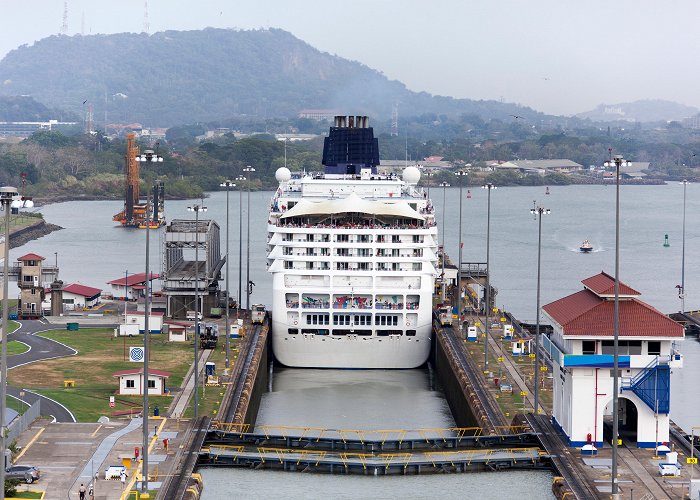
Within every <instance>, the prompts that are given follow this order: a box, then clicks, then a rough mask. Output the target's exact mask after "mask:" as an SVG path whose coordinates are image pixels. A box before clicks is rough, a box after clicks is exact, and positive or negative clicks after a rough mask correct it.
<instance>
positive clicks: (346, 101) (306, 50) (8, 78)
mask: <svg viewBox="0 0 700 500" xmlns="http://www.w3.org/2000/svg"><path fill="white" fill-rule="evenodd" d="M0 82H2V84H0V95H30V96H32V97H33V98H35V99H37V100H38V101H41V102H43V103H46V104H47V105H48V106H52V107H57V108H61V109H66V110H68V111H72V112H74V113H77V114H78V115H80V116H83V115H84V112H85V104H83V103H84V102H85V101H86V100H87V102H89V103H92V105H93V107H94V117H95V123H96V124H97V126H98V127H100V126H101V125H102V126H103V125H104V124H105V123H115V122H120V123H125V122H141V123H143V124H144V125H146V126H151V127H153V126H172V125H176V124H182V123H194V122H197V121H212V120H220V119H226V118H230V117H232V116H241V115H248V116H251V115H252V116H257V117H268V118H269V117H289V116H296V114H297V113H298V112H299V110H301V109H304V108H331V109H337V110H339V111H342V112H346V113H355V114H357V113H363V114H368V115H371V116H372V117H373V118H375V119H376V118H379V119H384V120H386V119H389V117H390V116H391V108H392V104H393V103H394V102H395V101H399V102H400V109H401V111H400V112H401V114H402V116H409V115H410V116H416V115H420V114H423V113H437V114H446V115H451V116H455V115H458V114H461V113H473V114H478V115H481V116H483V117H484V118H500V119H511V118H510V115H514V114H517V115H519V116H524V117H526V118H528V119H530V120H533V121H535V120H539V119H540V118H543V117H544V115H542V114H541V113H537V112H535V111H533V110H531V109H529V108H523V107H521V106H518V105H515V104H507V103H500V102H496V101H471V100H467V99H461V100H460V99H453V98H450V97H439V96H432V95H430V94H427V93H425V92H420V93H416V92H411V91H409V90H408V89H406V87H405V86H404V85H403V84H402V83H400V82H398V81H391V80H388V79H387V78H386V77H384V76H383V75H382V74H381V73H380V72H378V71H376V70H373V69H371V68H368V67H367V66H365V65H363V64H360V63H358V62H354V61H349V60H347V59H343V58H340V57H337V56H334V55H331V54H328V53H324V52H320V51H319V50H316V49H315V48H313V47H311V46H310V45H308V44H307V43H305V42H303V41H302V40H299V39H298V38H296V37H294V36H293V35H292V34H290V33H288V32H286V31H283V30H279V29H269V30H253V31H238V30H224V29H213V28H208V29H205V30H198V31H166V32H161V33H155V34H153V35H147V34H144V33H142V34H133V33H122V34H115V35H90V36H81V35H75V36H70V37H68V36H51V37H49V38H45V39H43V40H40V41H38V42H36V43H35V44H33V45H31V46H27V45H24V46H22V47H19V48H18V49H15V50H13V51H11V52H10V53H9V54H7V56H5V58H4V59H3V60H2V61H0Z"/></svg>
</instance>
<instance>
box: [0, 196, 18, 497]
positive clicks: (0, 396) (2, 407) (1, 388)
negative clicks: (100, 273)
mask: <svg viewBox="0 0 700 500" xmlns="http://www.w3.org/2000/svg"><path fill="white" fill-rule="evenodd" d="M16 196H17V188H13V187H10V186H5V187H2V188H0V203H2V209H3V210H4V211H5V245H4V248H3V255H4V259H5V260H4V263H3V275H2V293H3V295H2V297H3V300H2V342H1V344H2V347H0V377H2V380H1V381H0V453H1V455H2V459H1V460H2V464H0V465H2V466H1V467H0V485H2V488H3V495H2V498H5V495H4V492H5V465H6V464H5V450H6V448H7V443H6V442H5V439H6V438H5V433H6V431H7V427H6V425H5V424H6V421H5V420H6V417H5V413H7V402H6V399H7V335H8V331H9V328H8V324H9V297H8V295H9V290H8V281H9V276H8V272H9V269H10V267H9V261H10V210H11V208H10V205H11V204H12V201H13V198H14V197H16Z"/></svg>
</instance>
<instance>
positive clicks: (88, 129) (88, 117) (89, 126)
mask: <svg viewBox="0 0 700 500" xmlns="http://www.w3.org/2000/svg"><path fill="white" fill-rule="evenodd" d="M93 129H94V124H93V119H92V103H90V104H88V107H87V112H86V113H85V133H86V134H92V132H93Z"/></svg>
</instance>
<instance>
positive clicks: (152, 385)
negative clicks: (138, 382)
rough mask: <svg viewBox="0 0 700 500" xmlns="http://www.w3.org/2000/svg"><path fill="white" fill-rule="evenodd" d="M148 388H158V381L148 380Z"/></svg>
mask: <svg viewBox="0 0 700 500" xmlns="http://www.w3.org/2000/svg"><path fill="white" fill-rule="evenodd" d="M148 388H149V389H155V388H156V381H155V380H151V379H149V380H148Z"/></svg>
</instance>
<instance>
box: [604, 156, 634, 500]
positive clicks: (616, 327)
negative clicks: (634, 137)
mask: <svg viewBox="0 0 700 500" xmlns="http://www.w3.org/2000/svg"><path fill="white" fill-rule="evenodd" d="M609 151H610V155H611V156H612V149H610V150H609ZM630 164H631V162H628V161H626V160H625V159H624V158H623V157H622V156H620V155H615V157H614V158H611V159H610V160H609V161H606V162H605V166H606V167H610V166H613V165H614V166H615V307H614V312H613V443H612V445H613V446H612V500H619V498H620V493H619V484H618V479H617V462H618V451H617V447H618V446H617V445H618V435H619V429H618V427H619V426H618V418H619V417H618V405H619V400H618V392H619V373H618V372H619V363H618V361H619V360H618V358H619V335H620V167H627V166H629V165H630Z"/></svg>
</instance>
